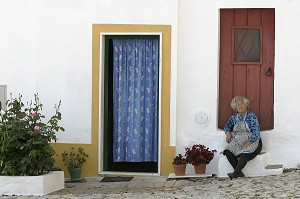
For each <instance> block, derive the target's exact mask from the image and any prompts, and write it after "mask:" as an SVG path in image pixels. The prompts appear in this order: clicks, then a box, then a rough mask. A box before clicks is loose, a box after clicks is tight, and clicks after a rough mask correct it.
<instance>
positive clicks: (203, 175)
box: [168, 173, 213, 179]
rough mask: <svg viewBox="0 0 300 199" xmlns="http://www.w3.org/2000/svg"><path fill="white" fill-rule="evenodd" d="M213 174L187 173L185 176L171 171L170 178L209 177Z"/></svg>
mask: <svg viewBox="0 0 300 199" xmlns="http://www.w3.org/2000/svg"><path fill="white" fill-rule="evenodd" d="M212 176H213V175H212V174H185V175H184V176H177V175H175V173H170V174H169V176H168V179H184V178H208V177H212Z"/></svg>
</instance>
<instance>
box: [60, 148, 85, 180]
mask: <svg viewBox="0 0 300 199" xmlns="http://www.w3.org/2000/svg"><path fill="white" fill-rule="evenodd" d="M61 155H62V160H63V162H64V165H65V166H67V168H68V171H69V174H70V178H71V180H75V179H80V176H81V168H82V165H83V163H85V162H86V158H88V157H89V156H88V155H87V154H86V153H85V152H84V149H83V148H81V147H79V148H78V149H77V151H76V150H75V148H74V147H72V148H71V151H70V152H69V153H68V152H67V151H64V152H63V153H62V154H61Z"/></svg>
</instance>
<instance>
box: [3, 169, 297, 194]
mask: <svg viewBox="0 0 300 199" xmlns="http://www.w3.org/2000/svg"><path fill="white" fill-rule="evenodd" d="M101 179H102V177H94V178H86V182H76V183H66V184H65V186H66V188H65V189H63V190H60V191H56V192H53V193H51V194H48V195H46V196H42V197H37V196H0V198H1V199H2V198H3V199H36V198H41V199H79V198H87V199H93V198H118V199H120V198H136V199H137V198H171V199H181V198H206V199H211V198H212V199H219V198H226V199H227V198H235V199H238V198H252V199H258V198H300V170H296V169H291V170H288V171H285V172H284V173H283V174H281V175H277V176H265V177H251V178H250V177H244V178H237V179H233V180H230V179H229V178H217V177H210V178H190V179H177V180H175V179H167V177H166V176H162V177H134V178H133V179H132V180H131V181H129V182H100V181H101Z"/></svg>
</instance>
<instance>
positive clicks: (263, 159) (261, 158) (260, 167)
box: [218, 153, 283, 177]
mask: <svg viewBox="0 0 300 199" xmlns="http://www.w3.org/2000/svg"><path fill="white" fill-rule="evenodd" d="M267 163H268V156H267V153H261V154H259V155H258V156H256V157H255V158H254V159H253V160H250V161H249V162H248V163H247V165H246V167H245V168H244V169H243V170H242V171H243V173H244V174H245V176H246V177H255V176H268V175H279V174H282V173H283V165H268V164H267ZM232 172H233V168H232V166H231V164H230V163H229V161H228V160H227V158H226V156H225V155H222V154H220V155H219V162H218V177H228V176H227V173H232Z"/></svg>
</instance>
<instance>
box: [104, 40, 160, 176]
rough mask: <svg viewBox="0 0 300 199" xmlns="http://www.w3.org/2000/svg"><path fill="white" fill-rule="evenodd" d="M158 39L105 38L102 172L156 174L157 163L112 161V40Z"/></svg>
mask: <svg viewBox="0 0 300 199" xmlns="http://www.w3.org/2000/svg"><path fill="white" fill-rule="evenodd" d="M151 37H155V38H159V36H156V35H155V36H153V35H151V36H146V35H130V36H129V35H126V36H125V35H124V36H123V35H110V36H105V58H104V67H105V68H104V139H103V145H104V148H103V149H104V150H103V152H104V153H103V155H104V157H103V171H119V172H143V173H158V162H114V161H113V43H112V41H113V39H120V38H124V39H126V38H128V39H134V38H136V39H138V38H151Z"/></svg>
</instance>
